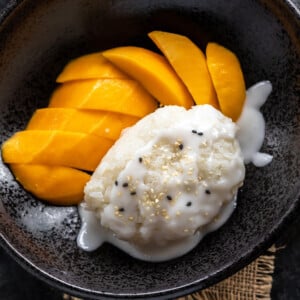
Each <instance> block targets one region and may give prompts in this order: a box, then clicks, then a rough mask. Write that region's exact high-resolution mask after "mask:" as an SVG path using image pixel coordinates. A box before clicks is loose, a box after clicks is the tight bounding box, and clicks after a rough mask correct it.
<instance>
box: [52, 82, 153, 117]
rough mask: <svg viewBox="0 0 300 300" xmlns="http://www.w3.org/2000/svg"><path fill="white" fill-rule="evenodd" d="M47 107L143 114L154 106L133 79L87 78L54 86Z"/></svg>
mask: <svg viewBox="0 0 300 300" xmlns="http://www.w3.org/2000/svg"><path fill="white" fill-rule="evenodd" d="M49 107H69V108H70V107H71V108H84V109H96V110H105V111H111V112H117V113H123V114H127V115H131V116H136V117H143V116H145V115H147V114H149V113H151V112H153V111H154V110H155V109H156V108H157V102H156V101H155V99H154V98H153V97H152V96H151V95H150V94H149V93H148V92H147V91H146V90H145V89H144V88H142V87H141V85H139V84H138V83H137V82H136V81H134V80H121V79H97V80H95V79H91V80H82V81H72V82H67V83H64V84H62V85H61V86H60V87H58V88H57V89H56V90H55V91H54V93H53V94H52V97H51V99H50V103H49Z"/></svg>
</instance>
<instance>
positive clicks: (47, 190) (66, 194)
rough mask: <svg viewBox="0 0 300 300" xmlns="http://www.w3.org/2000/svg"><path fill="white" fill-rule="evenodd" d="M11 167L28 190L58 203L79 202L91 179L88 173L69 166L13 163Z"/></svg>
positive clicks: (41, 197)
mask: <svg viewBox="0 0 300 300" xmlns="http://www.w3.org/2000/svg"><path fill="white" fill-rule="evenodd" d="M10 168H11V170H12V172H13V173H14V175H15V177H16V179H17V180H18V181H19V182H20V183H21V184H22V186H23V187H24V188H25V189H26V190H27V191H29V192H31V193H33V194H34V195H35V196H36V197H38V198H40V199H42V200H45V201H48V202H50V203H52V204H56V205H75V204H79V203H80V202H81V201H82V200H83V189H84V186H85V184H86V183H87V182H88V181H89V180H90V175H88V174H87V173H85V172H82V171H79V170H75V169H72V168H68V167H61V166H48V165H27V164H11V165H10Z"/></svg>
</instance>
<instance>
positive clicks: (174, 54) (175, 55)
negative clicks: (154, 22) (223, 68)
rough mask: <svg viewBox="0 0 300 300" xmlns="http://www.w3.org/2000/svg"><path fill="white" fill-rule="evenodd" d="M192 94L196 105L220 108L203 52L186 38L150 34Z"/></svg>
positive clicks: (156, 33) (155, 33) (164, 34)
mask: <svg viewBox="0 0 300 300" xmlns="http://www.w3.org/2000/svg"><path fill="white" fill-rule="evenodd" d="M148 36H149V37H150V38H151V40H152V41H153V42H154V43H155V44H156V46H157V47H158V48H159V49H160V50H161V52H162V53H163V54H164V56H165V57H166V58H167V60H168V61H169V63H170V64H171V66H172V67H173V68H174V70H175V71H176V73H177V75H178V76H179V77H180V78H181V80H182V81H183V83H184V84H185V85H186V87H187V89H188V90H189V92H190V93H191V95H192V97H193V98H194V101H195V102H196V104H210V105H212V106H214V107H215V108H219V105H218V100H217V95H216V92H215V89H214V86H213V83H212V80H211V78H210V74H209V72H208V68H207V65H206V58H205V56H204V54H203V52H202V51H201V50H200V49H199V48H198V47H197V46H196V45H195V44H194V43H193V42H192V41H191V40H190V39H189V38H187V37H186V36H183V35H180V34H174V33H169V32H163V31H152V32H150V33H149V34H148Z"/></svg>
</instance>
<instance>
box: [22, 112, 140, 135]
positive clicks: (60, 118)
mask: <svg viewBox="0 0 300 300" xmlns="http://www.w3.org/2000/svg"><path fill="white" fill-rule="evenodd" d="M138 120H139V118H137V117H134V116H128V115H122V114H118V113H112V112H105V111H98V110H79V109H74V108H42V109H38V110H36V111H35V113H34V114H33V116H32V118H31V120H30V121H29V123H28V125H27V127H26V129H27V130H62V131H74V132H82V133H89V134H94V135H97V136H100V137H105V138H108V139H112V140H116V139H118V138H119V136H120V133H121V131H122V130H123V129H124V128H126V127H130V126H132V125H133V124H135V123H136V122H137V121H138Z"/></svg>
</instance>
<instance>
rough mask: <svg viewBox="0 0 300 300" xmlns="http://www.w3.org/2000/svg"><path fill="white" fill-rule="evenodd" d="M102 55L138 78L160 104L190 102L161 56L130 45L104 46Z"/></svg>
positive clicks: (186, 105)
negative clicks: (106, 48)
mask: <svg viewBox="0 0 300 300" xmlns="http://www.w3.org/2000/svg"><path fill="white" fill-rule="evenodd" d="M103 56H105V57H106V58H107V59H108V60H110V61H111V62H112V63H114V64H115V65H116V66H117V67H118V68H120V69H121V70H122V71H123V72H125V73H127V74H128V75H130V76H131V77H132V78H133V79H135V80H137V81H138V82H140V83H141V84H142V85H143V86H144V88H145V89H146V90H147V91H148V92H149V93H150V94H151V95H153V96H154V97H155V98H156V99H157V100H158V101H159V102H160V103H161V104H163V105H180V106H184V107H185V108H190V107H191V106H192V105H193V104H194V103H193V99H192V97H191V95H190V94H189V92H188V90H187V89H186V87H185V86H184V84H183V83H182V81H181V80H180V78H179V77H178V76H177V74H176V73H175V72H174V70H173V68H172V67H171V66H170V65H169V63H168V62H167V60H166V59H165V58H164V57H163V56H161V55H159V54H157V53H155V52H152V51H150V50H147V49H144V48H140V47H130V46H128V47H118V48H114V49H110V50H106V51H104V52H103Z"/></svg>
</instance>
